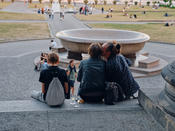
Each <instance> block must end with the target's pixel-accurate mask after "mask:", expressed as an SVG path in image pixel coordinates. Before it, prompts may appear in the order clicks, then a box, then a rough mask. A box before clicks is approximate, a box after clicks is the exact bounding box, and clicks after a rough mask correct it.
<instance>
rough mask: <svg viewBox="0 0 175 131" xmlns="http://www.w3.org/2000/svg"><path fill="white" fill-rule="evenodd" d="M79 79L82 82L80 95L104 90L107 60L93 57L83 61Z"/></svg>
mask: <svg viewBox="0 0 175 131" xmlns="http://www.w3.org/2000/svg"><path fill="white" fill-rule="evenodd" d="M77 80H78V81H79V82H80V88H79V95H81V94H85V93H91V92H104V91H105V61H103V60H101V59H93V58H89V59H87V60H83V61H81V63H80V66H79V72H78V78H77Z"/></svg>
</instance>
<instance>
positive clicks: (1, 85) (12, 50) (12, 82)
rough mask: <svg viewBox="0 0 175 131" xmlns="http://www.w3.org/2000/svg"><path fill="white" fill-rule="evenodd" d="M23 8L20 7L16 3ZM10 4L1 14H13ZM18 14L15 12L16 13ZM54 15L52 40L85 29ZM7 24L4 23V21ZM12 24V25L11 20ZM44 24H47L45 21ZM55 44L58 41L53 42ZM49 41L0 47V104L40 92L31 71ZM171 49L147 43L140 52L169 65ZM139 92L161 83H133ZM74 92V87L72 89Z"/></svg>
mask: <svg viewBox="0 0 175 131" xmlns="http://www.w3.org/2000/svg"><path fill="white" fill-rule="evenodd" d="M17 4H18V6H20V7H21V6H23V3H20V4H19V3H18V2H17ZM14 7H15V6H14V5H13V4H12V5H11V6H10V7H8V8H7V9H4V10H8V11H11V9H13V11H15V9H16V8H14ZM22 9H23V10H21V11H22V12H29V10H30V9H27V10H26V8H22ZM17 11H19V10H17ZM58 17H59V15H58V14H56V15H55V18H54V20H48V24H49V27H50V30H51V34H52V37H53V38H55V34H56V33H57V32H59V31H62V30H65V29H76V28H88V27H87V26H86V24H85V23H83V22H81V21H79V20H77V19H76V18H75V17H73V16H72V14H65V19H64V20H63V21H60V20H59V18H58ZM6 22H8V21H6ZM14 22H16V21H15V20H14ZM45 22H47V21H45ZM55 40H56V41H57V42H58V43H59V44H60V42H59V40H57V39H55ZM49 42H50V39H48V40H32V41H30V40H28V41H19V42H9V43H2V44H0V63H1V66H0V70H1V73H0V100H1V101H4V100H28V99H31V98H30V93H31V90H40V89H41V85H40V83H39V82H38V78H39V73H38V72H35V71H34V65H33V60H34V58H35V57H36V56H39V55H40V53H41V52H42V51H48V45H49ZM174 50H175V46H174V45H170V44H163V43H152V42H147V44H146V46H145V47H144V51H146V52H149V53H150V55H155V56H158V57H161V58H163V59H165V60H166V61H168V62H169V63H170V62H172V61H173V60H174V59H175V52H174ZM136 80H137V81H138V82H139V84H140V86H141V87H142V88H148V89H149V88H163V87H164V81H163V79H162V77H161V76H160V75H158V76H152V77H148V78H138V79H136ZM76 88H78V87H76Z"/></svg>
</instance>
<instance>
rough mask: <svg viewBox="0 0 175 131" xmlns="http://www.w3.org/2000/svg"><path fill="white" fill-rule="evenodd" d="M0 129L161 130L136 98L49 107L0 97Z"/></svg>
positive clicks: (9, 130)
mask: <svg viewBox="0 0 175 131" xmlns="http://www.w3.org/2000/svg"><path fill="white" fill-rule="evenodd" d="M0 104H1V106H0V123H1V124H0V130H1V131H31V130H32V131H58V130H59V131H69V130H71V131H82V130H83V131H94V130H95V131H113V130H116V131H121V130H122V131H141V130H142V131H148V130H151V131H164V130H163V129H162V128H161V127H160V125H159V124H157V122H156V121H154V120H153V119H152V118H151V117H150V116H149V115H148V114H146V113H145V112H144V111H143V109H142V108H141V107H140V106H139V105H138V103H137V100H132V101H125V102H121V103H118V104H117V105H114V106H107V105H104V104H81V105H80V107H79V108H74V107H71V105H70V104H69V101H66V102H65V104H64V105H63V106H62V107H61V108H50V107H49V106H47V105H45V104H44V103H40V102H38V101H35V100H25V101H0Z"/></svg>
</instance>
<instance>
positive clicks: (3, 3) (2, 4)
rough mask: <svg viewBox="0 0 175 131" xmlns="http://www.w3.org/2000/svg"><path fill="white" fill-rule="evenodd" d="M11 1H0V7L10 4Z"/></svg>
mask: <svg viewBox="0 0 175 131" xmlns="http://www.w3.org/2000/svg"><path fill="white" fill-rule="evenodd" d="M10 4H11V2H0V9H3V8H5V7H7V6H8V5H10Z"/></svg>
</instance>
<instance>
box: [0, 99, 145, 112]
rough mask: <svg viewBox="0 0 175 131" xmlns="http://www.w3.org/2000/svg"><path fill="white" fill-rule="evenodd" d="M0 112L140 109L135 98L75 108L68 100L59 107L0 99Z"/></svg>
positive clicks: (32, 101)
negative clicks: (109, 103)
mask: <svg viewBox="0 0 175 131" xmlns="http://www.w3.org/2000/svg"><path fill="white" fill-rule="evenodd" d="M0 105H1V106H0V113H3V112H23V111H24V112H25V111H29V112H30V111H57V112H63V111H64V112H66V111H70V110H86V111H105V110H126V111H128V110H142V108H141V107H140V106H139V104H138V102H137V100H129V101H124V102H120V103H118V104H116V105H113V106H110V105H105V104H78V105H79V107H78V108H75V107H74V106H73V105H71V104H70V100H66V101H65V103H64V105H63V106H61V107H49V106H48V105H46V104H45V103H41V102H39V101H37V100H19V101H0Z"/></svg>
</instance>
